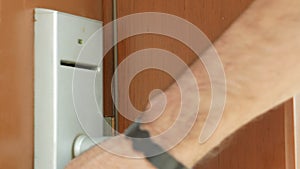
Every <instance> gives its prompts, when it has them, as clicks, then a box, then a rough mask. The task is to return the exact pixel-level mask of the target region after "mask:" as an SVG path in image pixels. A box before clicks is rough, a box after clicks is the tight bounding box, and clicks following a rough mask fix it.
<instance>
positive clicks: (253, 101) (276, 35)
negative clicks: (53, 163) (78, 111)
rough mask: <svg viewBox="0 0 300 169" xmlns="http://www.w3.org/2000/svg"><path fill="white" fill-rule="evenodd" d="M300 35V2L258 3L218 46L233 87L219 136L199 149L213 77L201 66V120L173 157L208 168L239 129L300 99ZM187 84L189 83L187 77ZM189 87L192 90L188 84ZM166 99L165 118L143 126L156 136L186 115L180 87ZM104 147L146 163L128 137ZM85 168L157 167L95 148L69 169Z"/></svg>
mask: <svg viewBox="0 0 300 169" xmlns="http://www.w3.org/2000/svg"><path fill="white" fill-rule="evenodd" d="M299 30H300V1H299V0H256V1H254V3H253V4H252V5H251V6H250V7H249V8H248V9H247V10H246V11H245V12H244V13H243V14H242V16H241V17H240V18H239V19H238V20H237V21H236V22H235V23H234V24H233V25H232V26H231V27H230V28H229V29H228V30H227V31H226V32H225V33H224V34H223V35H222V36H221V37H220V38H219V39H218V40H217V41H216V42H215V43H214V46H215V48H216V49H217V51H218V53H219V55H220V58H221V60H222V63H223V66H224V69H225V74H226V81H227V84H226V85H227V98H226V105H225V109H224V114H223V117H222V120H221V122H220V124H219V126H218V128H217V130H216V131H215V133H214V134H213V135H212V137H211V138H210V139H209V140H208V141H207V142H205V143H204V144H199V134H200V131H201V128H202V126H203V123H204V121H205V118H206V116H207V112H208V110H209V106H210V100H211V89H210V83H209V79H208V75H207V73H206V71H205V69H204V67H203V65H202V63H201V62H200V61H199V60H197V61H195V63H194V64H193V65H192V66H191V67H190V68H191V70H192V72H193V73H194V75H195V77H196V79H197V80H198V87H199V91H200V93H201V102H200V110H199V115H198V117H197V119H196V123H195V125H194V126H193V128H192V130H191V132H190V133H188V135H187V137H186V138H185V139H184V140H183V141H182V142H180V143H179V144H178V145H176V146H175V147H174V148H173V149H171V150H170V151H169V153H170V154H172V155H173V156H174V157H175V158H176V159H177V160H179V161H180V162H182V163H183V164H184V165H186V166H187V167H192V166H194V165H195V164H196V163H202V162H205V160H206V159H207V158H211V157H213V156H214V155H216V154H218V152H219V151H220V150H222V148H224V147H226V145H227V144H228V143H230V137H231V136H232V135H233V134H234V133H235V132H236V131H237V130H238V129H239V128H242V127H243V126H244V125H246V124H247V123H249V122H250V121H252V120H254V119H255V118H257V117H258V116H260V115H262V114H263V113H264V112H266V111H267V110H269V109H271V108H272V107H274V106H276V105H278V104H280V103H282V102H284V101H285V100H287V99H289V98H291V97H292V96H294V95H295V94H297V93H298V92H299V91H300V80H299V79H300V73H298V72H300V56H299V55H300V31H299ZM208 50H210V49H208ZM181 78H183V79H184V74H183V76H182V77H181ZM186 85H187V86H188V85H189V84H188V82H187V84H186ZM183 92H185V91H183ZM165 95H166V96H167V98H168V104H167V106H166V109H165V111H164V113H163V114H162V115H161V116H160V117H159V118H158V119H156V120H155V121H153V122H151V123H147V124H143V125H142V126H141V127H142V128H143V129H146V130H148V131H149V132H150V134H151V136H155V135H158V134H160V133H162V132H163V131H165V130H166V129H168V128H169V127H170V126H171V125H172V123H173V122H174V121H175V119H176V115H177V114H178V110H179V109H180V106H179V105H180V92H179V89H178V86H177V85H175V84H174V85H172V86H171V87H170V88H168V89H167V90H166V91H165ZM160 99H161V98H160V97H155V98H154V99H153V104H152V106H154V107H155V103H158V102H160ZM154 141H155V142H161V141H163V140H154ZM115 143H118V146H116V144H115ZM104 144H106V145H107V146H110V147H111V148H112V149H113V148H115V149H122V151H124V152H131V153H132V154H134V155H136V156H139V157H143V155H142V154H141V153H139V152H136V151H134V150H132V144H131V142H130V141H128V140H127V139H125V138H124V136H121V135H120V136H118V137H116V138H114V139H111V140H109V141H107V142H105V143H104ZM79 168H89V169H92V168H133V169H134V168H149V169H150V168H154V167H153V166H152V165H151V164H150V163H148V162H147V160H145V159H133V158H126V157H122V156H118V155H114V154H111V153H109V152H106V151H104V150H102V149H101V148H99V147H95V148H92V149H91V150H89V151H88V152H86V153H84V154H83V155H81V156H80V157H78V158H76V159H75V160H73V161H72V162H71V163H70V164H69V165H68V166H67V169H79Z"/></svg>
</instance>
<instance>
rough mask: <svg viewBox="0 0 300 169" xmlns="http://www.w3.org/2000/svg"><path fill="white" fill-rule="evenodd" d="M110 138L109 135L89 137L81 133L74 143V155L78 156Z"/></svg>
mask: <svg viewBox="0 0 300 169" xmlns="http://www.w3.org/2000/svg"><path fill="white" fill-rule="evenodd" d="M108 138H110V137H109V136H103V137H99V138H93V139H91V138H89V137H88V136H86V135H80V136H78V137H76V138H75V140H74V145H73V157H77V156H79V155H80V154H82V153H83V152H85V151H87V150H88V149H90V148H91V147H93V146H95V145H96V144H99V143H101V142H103V141H104V140H106V139H108Z"/></svg>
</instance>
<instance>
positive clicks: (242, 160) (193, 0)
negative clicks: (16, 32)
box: [117, 0, 293, 169]
mask: <svg viewBox="0 0 300 169" xmlns="http://www.w3.org/2000/svg"><path fill="white" fill-rule="evenodd" d="M251 2H252V0H241V1H236V0H226V1H224V0H172V1H165V0H143V1H138V0H118V1H117V15H118V17H122V16H126V15H129V14H134V13H138V12H163V13H169V14H173V15H176V16H179V17H181V18H184V19H186V20H188V21H189V22H191V23H193V24H194V25H196V26H197V27H198V28H200V29H201V30H202V31H203V32H204V33H205V34H206V35H207V36H208V38H209V39H210V40H211V41H214V40H216V39H217V38H218V37H219V36H220V35H221V34H222V32H224V31H225V30H226V28H228V27H229V26H230V24H231V23H232V22H233V21H234V20H235V19H236V18H237V17H238V16H239V15H240V14H241V13H242V12H243V11H244V10H245V9H246V8H247V6H248V5H250V4H251ZM121 29H122V28H121ZM121 31H124V30H119V32H121ZM146 48H161V49H165V50H168V51H171V52H173V53H174V54H176V55H177V56H179V57H180V58H181V59H182V60H184V61H185V62H186V63H187V64H190V63H191V62H192V61H193V60H194V59H195V58H196V55H195V54H194V53H193V52H192V51H191V50H190V49H189V48H188V47H187V46H185V45H183V44H182V43H180V42H179V41H177V40H174V39H172V38H169V37H165V36H160V35H149V34H143V35H137V36H134V37H130V38H128V39H126V40H123V41H121V42H120V43H119V44H118V63H121V62H122V61H123V60H124V59H126V57H128V55H130V54H132V53H133V52H135V51H138V50H141V49H146ZM129 66H130V65H129ZM128 69H129V67H128ZM122 80H124V79H119V81H122ZM173 81H174V79H172V78H171V77H170V76H169V75H168V74H166V73H164V72H162V71H159V70H153V69H151V70H145V71H143V72H141V73H139V74H138V75H137V76H136V77H135V78H134V79H133V80H132V81H131V84H130V89H129V91H128V92H129V95H130V101H131V102H132V104H133V105H134V106H135V107H136V108H137V109H139V110H141V111H142V110H144V108H145V106H146V105H147V102H148V95H149V93H150V91H152V90H153V89H157V88H159V89H165V88H166V87H168V86H169V85H170V84H171V83H172V82H173ZM119 88H120V90H122V89H121V88H122V86H120V87H119ZM125 92H126V91H125ZM119 99H121V100H122V101H124V100H127V99H126V98H119ZM290 107H291V105H289V104H283V105H281V106H279V107H277V108H276V109H274V110H271V111H270V112H269V113H267V114H266V115H264V116H263V117H261V118H260V119H258V120H256V121H255V122H253V123H251V124H249V125H247V126H246V127H245V128H243V129H241V131H240V132H238V133H237V134H236V136H235V137H234V138H233V140H232V142H231V144H230V145H229V146H228V147H227V148H225V149H224V151H223V152H222V153H220V154H218V155H217V156H216V157H215V158H213V159H211V160H208V161H207V163H205V164H199V166H202V167H203V169H254V168H255V169H269V168H272V169H275V168H276V169H277V168H278V169H293V167H291V166H292V164H293V159H291V160H289V159H287V158H286V157H287V156H289V155H291V156H293V152H292V151H291V150H290V147H289V146H286V145H287V143H288V142H289V141H290V140H292V137H293V135H291V134H290V132H287V131H286V130H285V128H286V127H288V126H289V125H288V124H291V123H288V121H290V120H291V119H292V116H286V114H287V115H290V114H292V113H291V111H287V112H288V113H285V110H289V108H290ZM125 111H126V110H125ZM126 113H130V112H126ZM130 123H131V121H130V120H127V119H126V118H124V117H123V116H122V115H120V114H119V127H118V130H119V131H121V132H122V131H124V129H125V128H127V127H128V125H129V124H130ZM289 129H291V128H289ZM289 145H292V144H289ZM292 149H293V147H292ZM289 157H290V156H289ZM287 166H288V167H287Z"/></svg>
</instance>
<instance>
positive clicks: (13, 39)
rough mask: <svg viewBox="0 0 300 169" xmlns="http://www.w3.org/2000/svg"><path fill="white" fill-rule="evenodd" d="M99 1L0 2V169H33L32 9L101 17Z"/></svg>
mask: <svg viewBox="0 0 300 169" xmlns="http://www.w3.org/2000/svg"><path fill="white" fill-rule="evenodd" d="M101 5H102V3H101V0H77V1H72V0H1V1H0V37H1V41H0V169H32V168H33V102H34V100H33V70H34V67H33V61H34V60H33V59H34V57H33V24H34V19H33V15H34V13H33V8H35V7H42V8H50V9H55V10H59V11H62V12H68V13H72V14H76V15H81V16H85V17H89V18H93V19H99V20H100V19H101V18H102V11H101V9H102V6H101Z"/></svg>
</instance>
